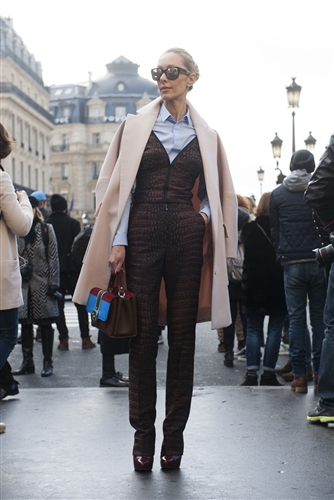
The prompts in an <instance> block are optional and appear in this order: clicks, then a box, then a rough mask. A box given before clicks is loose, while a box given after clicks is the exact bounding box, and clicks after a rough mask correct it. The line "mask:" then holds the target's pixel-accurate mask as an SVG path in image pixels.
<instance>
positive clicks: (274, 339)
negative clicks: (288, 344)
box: [263, 312, 285, 373]
mask: <svg viewBox="0 0 334 500" xmlns="http://www.w3.org/2000/svg"><path fill="white" fill-rule="evenodd" d="M284 320H285V314H284V313H280V312H277V313H274V314H271V315H270V317H269V322H268V332H267V339H266V345H265V349H264V357H263V369H264V370H266V371H271V372H273V373H274V372H275V366H276V363H277V358H278V352H279V348H280V344H281V338H282V329H283V325H284Z"/></svg>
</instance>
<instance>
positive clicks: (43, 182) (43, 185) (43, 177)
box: [42, 170, 45, 193]
mask: <svg viewBox="0 0 334 500" xmlns="http://www.w3.org/2000/svg"><path fill="white" fill-rule="evenodd" d="M42 190H43V191H44V193H45V172H44V170H43V172H42Z"/></svg>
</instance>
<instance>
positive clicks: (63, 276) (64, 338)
mask: <svg viewBox="0 0 334 500" xmlns="http://www.w3.org/2000/svg"><path fill="white" fill-rule="evenodd" d="M50 203H51V210H52V213H51V215H50V217H49V218H48V219H47V222H49V223H50V224H52V226H53V228H54V230H55V233H56V237H57V242H58V254H59V265H60V288H59V292H60V293H61V295H62V298H61V299H59V300H58V305H59V317H58V319H57V321H56V324H57V328H58V331H59V345H58V349H60V350H61V351H67V350H68V338H69V337H68V328H67V325H66V320H65V312H64V308H65V295H66V293H69V294H71V295H73V292H74V288H75V286H76V283H77V281H78V277H79V274H78V271H77V268H76V267H75V266H74V264H73V263H72V261H71V259H70V253H71V248H72V243H73V240H74V238H75V237H76V236H77V234H79V233H80V223H79V222H78V221H77V220H75V219H73V218H72V217H70V216H69V215H67V201H66V199H65V198H64V197H63V196H61V195H60V194H54V195H52V196H51V200H50ZM75 306H76V308H77V312H78V319H79V328H80V334H81V339H82V348H83V349H89V348H91V347H96V344H95V343H94V342H92V341H91V339H90V335H89V323H88V313H87V311H86V307H85V306H83V305H80V304H75Z"/></svg>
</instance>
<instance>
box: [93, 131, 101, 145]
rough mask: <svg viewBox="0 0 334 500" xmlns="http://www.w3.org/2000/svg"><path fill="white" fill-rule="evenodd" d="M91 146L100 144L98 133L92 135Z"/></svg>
mask: <svg viewBox="0 0 334 500" xmlns="http://www.w3.org/2000/svg"><path fill="white" fill-rule="evenodd" d="M93 144H100V134H99V133H98V132H94V134H93Z"/></svg>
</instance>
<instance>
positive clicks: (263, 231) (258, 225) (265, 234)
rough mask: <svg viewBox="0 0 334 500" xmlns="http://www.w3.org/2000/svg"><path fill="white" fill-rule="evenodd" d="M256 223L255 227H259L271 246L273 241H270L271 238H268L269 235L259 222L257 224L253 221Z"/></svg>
mask: <svg viewBox="0 0 334 500" xmlns="http://www.w3.org/2000/svg"><path fill="white" fill-rule="evenodd" d="M255 224H256V225H257V227H258V228H259V229H261V231H262V233H263V234H264V236H265V237H266V238H267V240H268V241H269V243H270V245H271V246H272V247H273V246H274V245H273V242H272V241H271V239H270V238H269V236H268V235H267V233H266V232H265V230H264V229H263V227H262V226H260V224H258V223H257V222H256V223H255Z"/></svg>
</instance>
